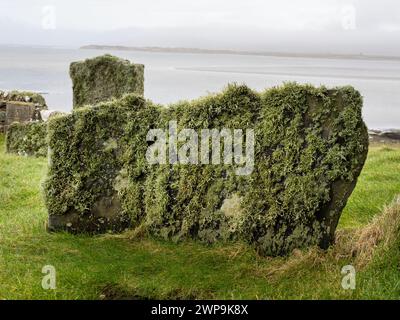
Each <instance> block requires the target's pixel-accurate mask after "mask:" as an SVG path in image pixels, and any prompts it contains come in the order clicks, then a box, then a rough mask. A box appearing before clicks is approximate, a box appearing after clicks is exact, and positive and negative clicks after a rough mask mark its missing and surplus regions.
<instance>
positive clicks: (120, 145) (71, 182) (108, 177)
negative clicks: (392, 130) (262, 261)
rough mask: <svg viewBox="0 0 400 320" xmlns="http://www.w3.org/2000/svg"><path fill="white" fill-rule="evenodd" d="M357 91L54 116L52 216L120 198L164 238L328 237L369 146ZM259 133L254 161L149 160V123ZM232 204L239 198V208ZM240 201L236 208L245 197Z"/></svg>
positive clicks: (232, 94) (119, 105)
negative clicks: (247, 170) (250, 164)
mask: <svg viewBox="0 0 400 320" xmlns="http://www.w3.org/2000/svg"><path fill="white" fill-rule="evenodd" d="M361 107H362V98H361V96H360V94H359V93H358V92H357V91H356V90H354V89H353V88H351V87H343V88H336V89H334V90H328V89H327V88H325V87H320V88H314V87H312V86H309V85H298V84H295V83H287V84H285V85H283V86H281V87H276V88H272V89H269V90H267V91H265V92H263V93H261V94H259V93H256V92H254V91H252V90H250V89H249V88H247V87H246V86H242V85H230V86H228V87H227V88H226V90H225V91H224V92H222V93H220V94H215V95H212V96H209V97H205V98H201V99H199V100H196V101H192V102H185V101H184V102H180V103H178V104H175V105H172V106H169V108H162V107H159V106H155V105H153V104H151V103H150V102H146V101H144V100H143V99H141V98H140V97H136V96H134V95H129V96H126V97H124V98H123V99H121V100H114V101H112V102H108V103H103V104H100V105H98V106H95V107H93V108H82V109H80V110H76V111H75V112H73V114H72V115H68V116H64V117H59V118H57V119H55V120H50V124H49V142H50V149H51V161H52V162H51V166H50V169H49V176H48V179H47V182H46V185H45V192H46V201H47V206H48V209H49V214H50V215H69V214H71V212H73V213H74V214H77V215H79V216H80V217H83V218H82V219H83V220H82V222H81V226H76V230H78V231H79V229H85V228H84V224H85V220H84V219H85V217H86V218H87V219H89V218H90V217H93V214H94V211H95V210H94V208H95V207H96V203H98V201H101V199H108V198H110V197H112V198H117V199H118V202H119V204H120V208H119V213H120V214H121V215H122V216H124V217H129V219H130V222H131V225H133V226H138V227H140V228H141V230H142V229H144V230H146V231H147V232H148V233H149V234H151V235H153V236H155V237H160V238H164V239H172V240H174V241H180V240H183V239H188V238H193V239H197V240H199V241H202V242H205V243H213V242H215V241H226V240H230V239H237V238H239V239H243V240H246V241H247V242H249V243H252V244H254V245H255V246H256V248H257V250H258V251H259V252H260V253H262V254H267V255H280V254H285V253H287V252H289V251H291V250H292V249H294V248H298V247H303V246H310V245H315V244H318V245H320V246H321V247H323V248H325V247H327V246H329V244H331V243H332V241H333V235H334V231H335V229H336V226H337V223H338V220H339V217H340V214H341V211H342V209H343V207H344V206H345V204H346V201H347V198H348V197H349V195H350V194H351V192H352V190H353V188H354V186H355V183H356V179H357V177H358V175H359V173H360V171H361V168H362V166H363V164H364V161H365V158H366V155H367V150H368V134H367V129H366V127H365V125H364V123H363V121H362V117H361ZM171 120H176V121H177V123H178V129H179V130H180V129H182V128H191V129H195V130H196V131H197V130H201V129H206V128H210V129H212V128H216V129H222V128H231V129H247V128H250V129H254V131H255V137H256V145H255V166H254V170H253V172H252V174H251V175H249V176H238V175H236V174H235V169H236V166H235V165H234V166H232V165H182V164H174V165H168V164H163V165H150V164H148V162H147V161H146V157H145V154H146V150H147V147H148V144H147V142H146V134H147V132H148V130H149V129H152V128H161V129H167V128H168V123H169V121H171ZM232 203H233V204H234V205H232ZM238 203H239V205H238Z"/></svg>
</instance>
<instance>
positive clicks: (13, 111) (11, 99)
mask: <svg viewBox="0 0 400 320" xmlns="http://www.w3.org/2000/svg"><path fill="white" fill-rule="evenodd" d="M46 109H47V106H46V101H45V100H44V98H43V97H42V96H41V95H40V94H38V93H34V92H27V91H10V92H5V91H0V132H5V131H6V130H7V127H8V126H9V125H10V124H11V123H13V122H27V121H31V120H40V111H41V110H46Z"/></svg>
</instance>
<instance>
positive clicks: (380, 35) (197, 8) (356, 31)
mask: <svg viewBox="0 0 400 320" xmlns="http://www.w3.org/2000/svg"><path fill="white" fill-rule="evenodd" d="M53 8H54V11H52V10H53ZM53 12H54V16H52V13H53ZM49 15H50V17H49ZM53 22H54V27H55V29H53V28H50V29H48V28H46V26H47V27H48V26H49V23H50V26H52V23H53ZM0 32H1V35H2V36H1V37H0V43H3V44H5V43H13V44H41V45H45V44H48V45H68V46H70V45H73V46H78V45H83V44H89V43H101V44H124V45H138V46H141V45H153V46H158V45H160V46H186V47H187V46H194V47H210V48H221V47H225V48H232V49H235V48H237V49H244V48H248V49H252V50H254V49H255V50H274V51H279V50H297V51H310V50H311V51H315V50H317V51H331V52H332V51H335V50H336V51H338V52H341V51H343V52H358V51H362V52H373V53H390V54H400V50H399V44H398V42H399V41H398V39H400V2H399V1H396V0H379V1H378V0H374V1H373V0H324V1H321V0H297V1H296V0H292V1H290V0H279V1H267V0H249V1H243V0H201V1H198V0H197V1H194V0H168V1H166V0H146V1H137V0H133V1H132V0H131V1H129V0H68V1H67V0H65V1H61V0H1V3H0Z"/></svg>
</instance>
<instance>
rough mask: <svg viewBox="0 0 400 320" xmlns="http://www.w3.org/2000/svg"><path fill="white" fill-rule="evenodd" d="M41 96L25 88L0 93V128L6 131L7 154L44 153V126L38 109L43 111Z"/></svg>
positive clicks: (37, 154) (45, 145) (45, 150)
mask: <svg viewBox="0 0 400 320" xmlns="http://www.w3.org/2000/svg"><path fill="white" fill-rule="evenodd" d="M46 109H47V106H46V101H45V99H44V98H43V96H42V95H40V94H38V93H34V92H27V91H11V92H3V91H2V92H0V115H1V114H2V116H0V127H1V126H2V127H3V129H4V131H5V132H6V148H7V152H9V153H16V154H19V155H33V156H45V155H46V154H47V143H46V125H45V124H44V123H42V122H41V120H42V119H41V116H40V112H41V111H43V110H46Z"/></svg>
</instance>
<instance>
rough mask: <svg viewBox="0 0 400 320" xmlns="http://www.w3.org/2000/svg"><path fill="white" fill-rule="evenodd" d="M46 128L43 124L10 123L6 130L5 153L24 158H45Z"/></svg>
mask: <svg viewBox="0 0 400 320" xmlns="http://www.w3.org/2000/svg"><path fill="white" fill-rule="evenodd" d="M46 127H47V126H46V123H44V122H27V123H18V122H14V123H12V124H11V125H10V126H9V127H8V129H7V136H6V148H7V152H9V153H16V154H19V155H26V156H36V157H46V156H47V143H46V139H47V132H46Z"/></svg>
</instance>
